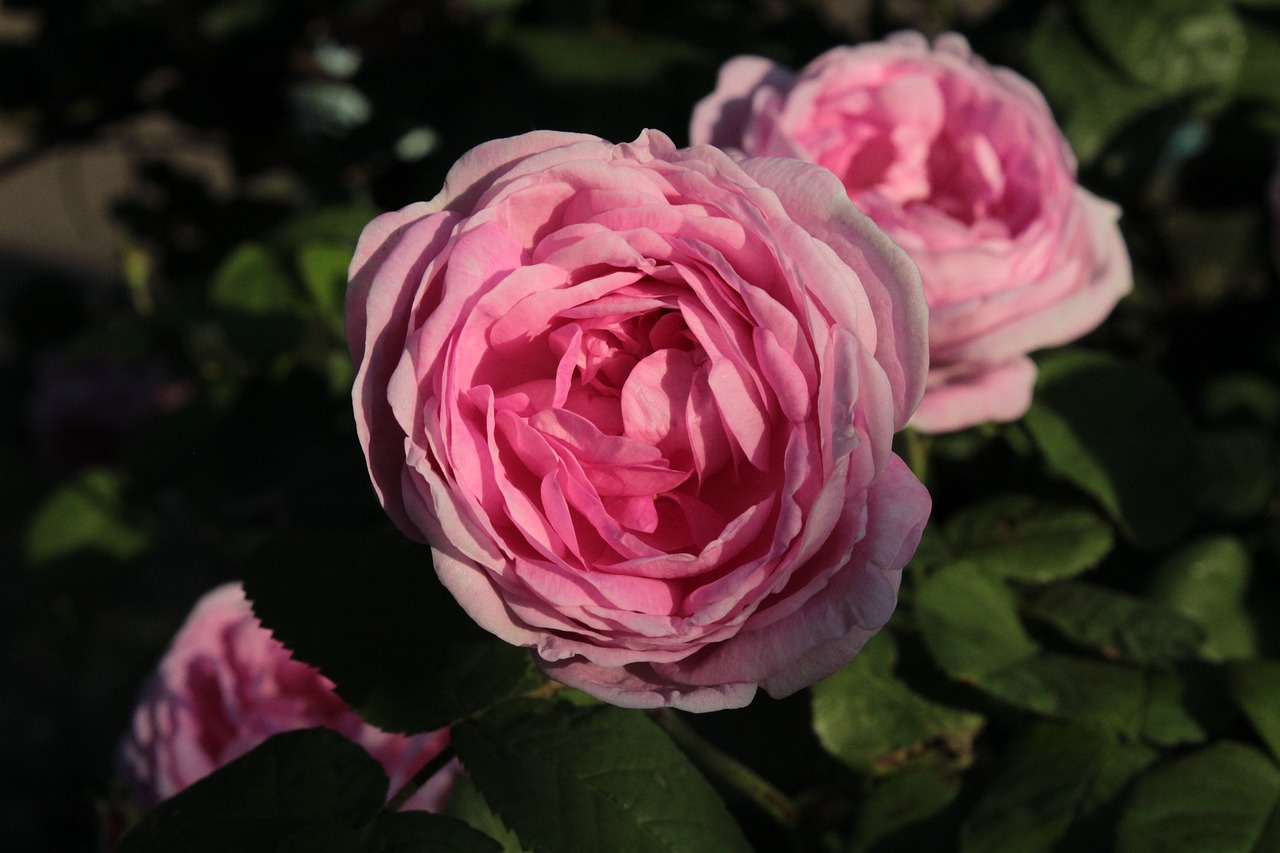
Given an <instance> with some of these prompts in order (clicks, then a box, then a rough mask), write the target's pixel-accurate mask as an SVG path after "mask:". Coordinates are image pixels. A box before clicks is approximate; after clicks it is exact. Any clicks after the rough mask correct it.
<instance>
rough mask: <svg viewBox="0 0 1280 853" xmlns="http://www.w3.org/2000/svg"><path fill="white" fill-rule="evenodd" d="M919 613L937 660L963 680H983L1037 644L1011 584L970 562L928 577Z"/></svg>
mask: <svg viewBox="0 0 1280 853" xmlns="http://www.w3.org/2000/svg"><path fill="white" fill-rule="evenodd" d="M915 613H916V620H917V622H918V623H919V626H920V632H921V635H922V637H923V639H924V643H925V646H926V647H928V649H929V652H930V654H931V655H932V656H933V658H934V660H936V661H937V662H938V665H939V666H940V667H942V669H943V670H944V671H945V672H946V673H947V674H948V675H950V676H952V677H953V678H958V679H961V680H963V681H970V682H977V681H982V680H983V679H984V678H985V677H986V676H988V675H990V674H992V673H994V672H998V671H1000V670H1001V669H1004V668H1005V667H1007V666H1009V665H1010V664H1013V663H1017V662H1018V661H1022V660H1025V659H1027V658H1029V657H1031V656H1032V655H1034V654H1035V653H1036V651H1037V650H1038V648H1039V647H1038V646H1037V644H1036V643H1035V641H1034V640H1032V639H1031V637H1030V636H1029V635H1028V634H1027V632H1026V630H1025V629H1024V628H1023V627H1022V622H1021V621H1020V620H1019V619H1018V613H1017V610H1016V608H1015V606H1014V600H1013V593H1011V592H1010V591H1009V589H1008V587H1006V586H1005V585H1004V583H1003V582H1001V581H1000V580H999V579H998V578H993V577H991V576H990V575H988V574H986V573H984V572H983V571H982V570H981V569H979V568H977V567H976V566H973V565H970V564H968V563H956V564H954V565H951V566H947V567H946V568H944V569H942V570H941V571H938V572H936V573H935V574H933V575H930V576H929V577H927V578H925V579H924V581H923V582H921V584H920V586H919V588H918V589H917V590H916V597H915Z"/></svg>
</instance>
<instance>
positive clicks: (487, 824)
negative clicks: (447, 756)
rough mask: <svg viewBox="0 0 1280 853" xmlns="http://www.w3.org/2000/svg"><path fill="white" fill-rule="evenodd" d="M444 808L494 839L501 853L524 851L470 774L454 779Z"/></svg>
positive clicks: (524, 852)
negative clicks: (477, 788) (482, 794)
mask: <svg viewBox="0 0 1280 853" xmlns="http://www.w3.org/2000/svg"><path fill="white" fill-rule="evenodd" d="M446 808H447V810H448V812H449V814H450V815H452V816H453V817H456V818H459V819H460V820H464V821H466V822H467V824H468V825H470V826H472V827H474V828H475V829H478V830H480V831H481V832H483V833H484V834H485V835H487V836H489V837H490V838H493V839H495V840H496V841H497V842H498V844H499V845H500V846H501V847H502V853H526V850H525V848H524V847H523V846H521V844H520V839H519V838H516V834H515V833H514V832H512V831H511V830H510V829H508V828H507V827H506V826H505V825H504V824H503V823H502V820H501V818H499V817H498V816H497V815H496V814H494V813H493V809H491V808H489V804H488V803H486V802H485V801H484V797H482V796H480V792H479V791H477V790H476V786H475V783H474V782H472V781H471V777H470V776H467V775H466V774H461V775H459V776H458V778H457V779H456V780H455V781H454V783H453V790H452V791H450V792H449V804H448V806H447V807H446Z"/></svg>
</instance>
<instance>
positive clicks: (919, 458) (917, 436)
mask: <svg viewBox="0 0 1280 853" xmlns="http://www.w3.org/2000/svg"><path fill="white" fill-rule="evenodd" d="M902 438H903V441H904V442H906V452H907V465H908V466H910V468H911V473H913V474H915V475H916V479H917V480H919V481H920V482H921V483H923V482H925V478H926V477H928V476H929V449H930V448H931V447H933V436H931V435H925V434H924V433H922V432H919V431H918V430H914V429H912V428H911V427H907V428H906V429H904V430H903V431H902Z"/></svg>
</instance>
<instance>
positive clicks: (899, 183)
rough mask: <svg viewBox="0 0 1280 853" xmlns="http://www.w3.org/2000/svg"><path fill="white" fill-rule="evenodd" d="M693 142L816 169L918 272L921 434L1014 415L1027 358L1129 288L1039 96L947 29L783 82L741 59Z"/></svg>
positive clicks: (1028, 374) (1084, 326) (1026, 392)
mask: <svg viewBox="0 0 1280 853" xmlns="http://www.w3.org/2000/svg"><path fill="white" fill-rule="evenodd" d="M690 133H691V136H692V138H693V140H694V142H709V143H712V144H715V145H720V146H722V147H728V148H735V149H740V150H741V151H742V152H744V153H745V154H747V155H749V156H783V157H798V158H800V159H802V160H807V161H809V162H813V163H818V164H819V165H822V166H825V167H827V168H828V169H830V170H831V171H832V172H834V173H835V174H836V175H837V176H838V177H839V178H840V179H841V181H843V183H844V186H845V188H846V189H847V190H848V192H849V195H850V197H851V198H852V199H853V200H854V202H855V203H856V204H857V205H858V206H859V207H860V208H862V210H864V211H865V212H866V213H867V214H868V215H869V216H870V217H871V218H872V219H874V220H875V221H876V223H878V224H879V225H880V226H881V227H882V228H884V229H885V231H887V232H888V233H889V236H890V237H892V238H893V239H894V241H895V242H897V243H898V244H899V245H900V246H902V247H903V248H904V249H906V250H907V253H908V254H909V255H911V257H912V259H913V260H915V262H916V263H917V264H918V265H919V266H920V274H921V276H922V278H923V280H924V290H925V298H926V299H927V300H928V303H929V312H930V319H929V324H930V325H929V350H930V369H929V382H928V390H927V391H926V392H925V396H924V400H923V401H922V402H921V404H920V408H919V409H918V410H917V411H916V413H915V416H914V417H913V418H912V421H911V423H912V426H914V427H917V428H918V429H920V430H922V431H925V432H945V431H948V430H954V429H960V428H962V427H966V426H971V425H973V424H977V423H981V422H983V421H988V420H996V421H1006V420H1014V419H1016V418H1019V417H1021V416H1022V414H1023V413H1024V412H1025V411H1026V410H1027V407H1028V405H1030V402H1031V388H1032V385H1033V384H1034V382H1035V374H1036V371H1035V365H1034V364H1033V363H1032V362H1031V360H1030V359H1028V358H1027V357H1026V354H1027V353H1028V352H1030V351H1032V350H1035V349H1038V348H1041V347H1047V346H1055V345H1057V344H1062V343H1066V342H1067V341H1070V340H1073V339H1075V338H1077V337H1079V336H1080V335H1083V334H1084V333H1085V332H1088V331H1089V330H1091V329H1093V328H1094V327H1095V326H1097V325H1098V324H1099V323H1101V322H1102V321H1103V319H1105V318H1106V316H1107V315H1108V314H1109V313H1110V311H1111V309H1112V307H1113V306H1114V305H1115V303H1116V301H1117V300H1118V299H1119V298H1120V297H1121V296H1123V295H1124V294H1125V293H1128V291H1129V289H1130V287H1131V285H1132V277H1131V272H1130V268H1129V256H1128V252H1127V251H1126V249H1125V245H1124V241H1123V239H1122V238H1121V236H1120V230H1119V228H1118V227H1117V225H1116V220H1117V219H1118V217H1119V210H1118V208H1116V207H1115V205H1112V204H1111V203H1109V202H1106V201H1103V200H1102V199H1099V198H1097V197H1096V196H1094V195H1092V194H1090V193H1089V192H1087V191H1085V190H1083V189H1081V188H1080V187H1078V186H1076V164H1075V159H1074V158H1073V157H1072V154H1071V150H1070V148H1069V147H1068V146H1067V142H1066V140H1065V139H1063V137H1062V134H1061V133H1060V132H1059V131H1058V128H1057V125H1056V124H1055V123H1054V120H1053V116H1052V114H1050V112H1049V108H1048V105H1046V104H1045V102H1044V99H1043V98H1042V97H1041V96H1040V93H1039V91H1037V90H1036V88H1035V86H1033V85H1032V84H1031V83H1030V82H1028V81H1027V80H1026V79H1024V78H1022V77H1020V76H1018V75H1017V74H1015V73H1014V72H1012V71H1010V70H1008V69H1005V68H992V67H991V66H989V65H987V64H986V63H985V62H983V61H982V60H981V59H979V58H978V57H976V56H973V55H972V53H971V52H970V50H969V44H968V42H966V41H965V40H964V38H963V37H962V36H959V35H956V34H954V33H951V34H947V35H943V36H940V37H939V38H938V39H937V40H936V41H935V42H934V46H933V49H932V50H930V48H929V45H928V42H926V41H925V39H924V37H923V36H921V35H920V34H919V33H898V34H897V35H894V36H891V37H890V38H889V39H887V40H886V41H884V42H879V43H874V44H864V45H860V46H858V47H837V48H834V49H832V50H829V51H827V52H826V53H824V54H823V55H821V56H819V57H818V58H817V59H815V60H814V61H813V62H811V63H809V65H807V66H805V68H803V69H802V70H801V71H799V72H798V73H797V72H793V71H791V70H789V69H786V68H783V67H782V66H779V65H776V64H774V63H772V62H770V61H768V60H766V59H762V58H760V57H754V56H743V57H738V58H736V59H733V60H731V61H729V62H728V63H726V64H725V65H724V67H723V68H721V69H720V79H719V82H718V84H717V86H716V90H715V91H714V92H713V93H712V94H711V95H709V96H707V97H706V98H704V99H703V100H702V101H701V102H700V103H699V104H698V105H697V107H696V108H695V110H694V113H693V120H692V125H691V131H690Z"/></svg>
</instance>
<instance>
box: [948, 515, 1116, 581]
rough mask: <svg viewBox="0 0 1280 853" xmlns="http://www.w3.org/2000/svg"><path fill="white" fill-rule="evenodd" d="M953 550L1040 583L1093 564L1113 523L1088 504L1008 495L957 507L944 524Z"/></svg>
mask: <svg viewBox="0 0 1280 853" xmlns="http://www.w3.org/2000/svg"><path fill="white" fill-rule="evenodd" d="M946 535H947V539H948V540H949V542H950V543H951V551H952V553H953V554H955V555H956V556H957V557H959V558H961V559H963V560H966V561H967V562H970V563H973V564H974V565H976V566H978V567H980V568H981V569H983V570H984V571H989V572H992V573H993V574H996V575H1000V576H1002V577H1007V578H1011V579H1013V580H1019V581H1028V582H1032V583H1044V582H1047V581H1053V580H1061V579H1063V578H1068V577H1072V576H1073V575H1077V574H1079V573H1080V572H1083V571H1085V570H1087V569H1091V568H1093V567H1094V566H1096V565H1097V564H1098V562H1099V561H1100V560H1101V559H1102V558H1103V557H1105V556H1106V555H1107V554H1108V553H1109V552H1110V551H1111V547H1112V544H1113V541H1114V540H1113V538H1112V534H1111V527H1110V525H1108V524H1107V523H1106V522H1105V521H1104V520H1103V519H1101V518H1099V517H1098V516H1096V515H1094V514H1093V513H1092V512H1090V511H1088V510H1086V509H1080V508H1076V507H1063V506H1052V505H1045V504H1041V503H1039V502H1038V501H1037V500H1036V499H1035V498H1032V497H1027V496H1022V495H1009V496H1005V497H1002V498H997V499H995V500H992V501H987V502H986V503H982V504H979V505H977V506H974V507H969V508H967V509H964V510H961V511H960V512H957V513H956V514H955V515H953V516H952V517H951V519H950V520H948V522H947V524H946Z"/></svg>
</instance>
